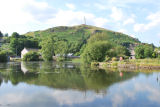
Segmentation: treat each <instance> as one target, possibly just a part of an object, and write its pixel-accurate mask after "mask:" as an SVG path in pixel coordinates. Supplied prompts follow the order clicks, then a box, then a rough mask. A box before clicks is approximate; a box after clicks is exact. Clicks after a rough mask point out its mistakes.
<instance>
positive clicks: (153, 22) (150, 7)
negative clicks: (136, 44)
mask: <svg viewBox="0 0 160 107" xmlns="http://www.w3.org/2000/svg"><path fill="white" fill-rule="evenodd" d="M0 14H1V15H0V30H1V31H2V32H3V33H9V34H11V33H12V32H15V31H16V32H18V33H20V34H24V33H26V32H29V31H35V30H44V29H47V28H50V27H54V26H73V25H79V24H83V23H84V21H83V17H84V16H85V17H86V21H87V24H88V25H94V26H98V27H103V28H106V29H110V30H114V31H118V32H123V33H125V34H128V35H130V36H133V37H135V38H138V39H139V40H140V41H142V42H147V43H154V44H155V45H156V46H160V43H159V42H160V0H0Z"/></svg>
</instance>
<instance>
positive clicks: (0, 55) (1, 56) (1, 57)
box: [0, 52, 7, 62]
mask: <svg viewBox="0 0 160 107" xmlns="http://www.w3.org/2000/svg"><path fill="white" fill-rule="evenodd" d="M0 62H7V53H6V52H0Z"/></svg>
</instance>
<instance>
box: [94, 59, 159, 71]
mask: <svg viewBox="0 0 160 107" xmlns="http://www.w3.org/2000/svg"><path fill="white" fill-rule="evenodd" d="M92 65H96V64H93V63H92ZM98 66H99V67H101V68H107V67H110V68H128V69H160V59H135V60H123V61H110V62H100V63H98Z"/></svg>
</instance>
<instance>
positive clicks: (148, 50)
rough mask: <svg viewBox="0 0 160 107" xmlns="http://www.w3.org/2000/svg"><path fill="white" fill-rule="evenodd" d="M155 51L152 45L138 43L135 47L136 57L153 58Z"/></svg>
mask: <svg viewBox="0 0 160 107" xmlns="http://www.w3.org/2000/svg"><path fill="white" fill-rule="evenodd" d="M153 52H154V48H153V46H152V45H148V44H145V45H138V46H137V47H136V48H135V54H136V58H138V59H143V58H151V57H152V55H153Z"/></svg>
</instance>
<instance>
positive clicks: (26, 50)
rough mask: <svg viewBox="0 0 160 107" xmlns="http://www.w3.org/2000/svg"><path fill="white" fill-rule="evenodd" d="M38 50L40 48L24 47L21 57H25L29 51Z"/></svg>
mask: <svg viewBox="0 0 160 107" xmlns="http://www.w3.org/2000/svg"><path fill="white" fill-rule="evenodd" d="M30 51H32V52H38V51H39V49H34V48H24V49H23V50H22V51H21V58H23V56H24V55H25V54H26V53H28V52H30Z"/></svg>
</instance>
